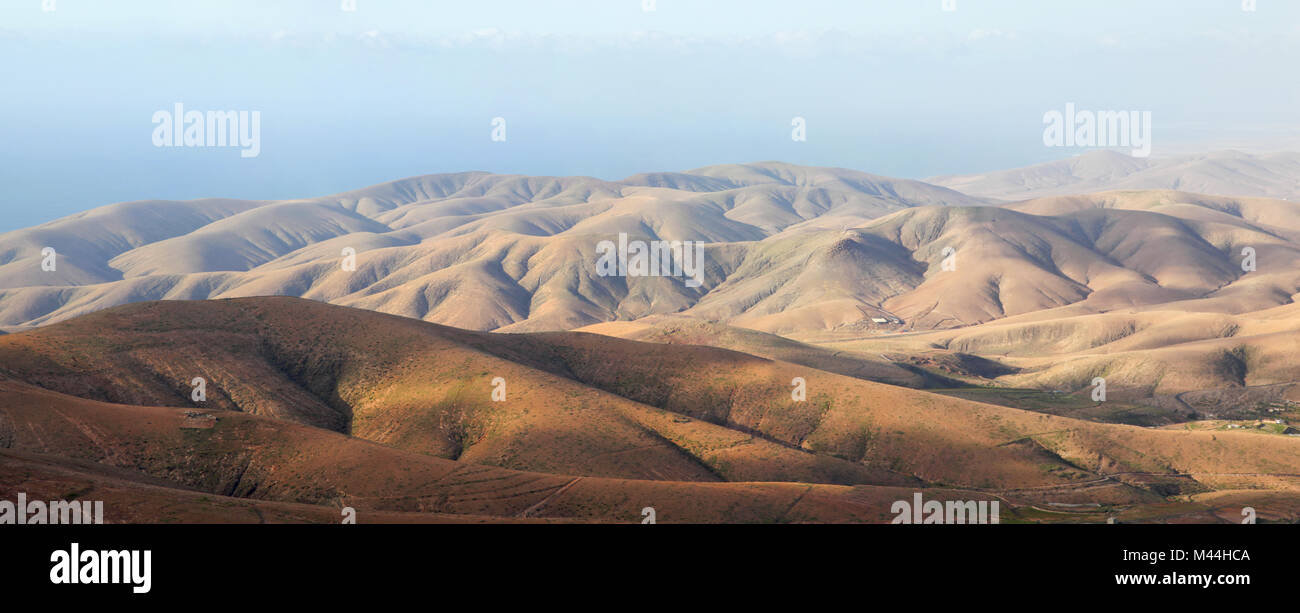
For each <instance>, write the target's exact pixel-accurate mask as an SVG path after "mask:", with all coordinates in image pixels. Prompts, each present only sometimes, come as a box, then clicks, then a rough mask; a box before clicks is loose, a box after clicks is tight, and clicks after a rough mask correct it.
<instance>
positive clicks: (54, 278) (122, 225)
mask: <svg viewBox="0 0 1300 613" xmlns="http://www.w3.org/2000/svg"><path fill="white" fill-rule="evenodd" d="M266 204H268V203H265V202H250V201H243V200H222V199H203V200H191V201H187V202H173V201H160V200H151V201H144V202H123V203H119V204H112V205H109V206H104V207H100V208H97V209H93V210H90V211H86V212H84V213H78V214H76V215H72V216H69V217H65V218H63V219H59V220H56V221H52V222H50V223H47V224H42V225H40V226H36V227H34V228H29V229H26V230H16V231H13V232H6V233H4V234H0V289H3V290H11V289H14V288H20V287H29V286H53V287H69V286H79V285H87V284H94V283H103V282H107V281H114V280H118V279H121V278H122V277H123V275H122V271H120V270H118V269H116V268H114V267H113V266H112V265H111V264H110V261H111V260H112V259H113V258H115V257H117V256H119V255H121V254H123V253H127V252H129V251H131V250H134V249H137V248H140V247H143V246H145V245H150V244H153V243H157V242H159V241H164V240H167V239H169V238H173V237H177V236H182V235H185V234H189V233H191V232H194V231H196V230H199V229H201V228H203V227H206V226H207V225H209V224H211V223H213V222H216V221H219V220H221V219H226V218H229V217H233V216H237V215H240V214H243V213H249V212H251V211H253V210H255V209H257V208H259V207H262V206H265V205H266ZM47 247H49V248H53V249H54V250H55V252H56V253H57V255H58V257H57V259H56V261H55V264H56V266H55V270H53V271H46V270H43V269H42V267H41V263H42V260H43V259H44V256H43V255H42V250H43V249H45V248H47Z"/></svg>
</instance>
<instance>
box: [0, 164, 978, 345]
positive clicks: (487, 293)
mask: <svg viewBox="0 0 1300 613" xmlns="http://www.w3.org/2000/svg"><path fill="white" fill-rule="evenodd" d="M721 173H734V174H735V175H736V179H735V180H726V179H718V178H715V176H714V175H717V174H721ZM664 177H671V178H670V179H669V178H664ZM983 202H984V201H982V200H980V199H977V198H970V197H967V196H964V195H962V194H959V193H957V192H953V191H951V190H947V189H944V188H941V187H935V186H930V185H925V184H922V183H918V182H914V181H905V180H899V179H888V178H884V177H877V176H874V175H868V174H865V173H858V172H854V171H848V170H842V169H817V168H803V167H797V166H791V165H784V164H776V163H764V164H753V165H734V166H729V167H712V168H707V169H700V170H698V171H691V172H688V173H675V174H673V173H669V174H665V175H663V176H652V175H639V176H637V177H632V178H629V179H628V180H626V181H622V182H609V181H602V180H599V179H593V178H590V177H525V176H514V175H493V174H489V173H458V174H449V175H432V176H427V177H415V178H411V179H405V180H402V181H396V182H392V183H387V184H383V185H378V186H374V187H370V188H366V189H362V190H357V191H353V192H347V193H343V194H338V195H333V196H326V197H320V198H312V199H306V200H291V201H281V202H258V203H242V202H236V201H217V200H211V201H194V202H189V203H128V204H122V205H113V206H110V207H104V208H101V209H96V210H95V211H92V212H90V213H87V214H83V215H78V216H74V217H70V218H67V219H64V220H59V221H56V222H52V223H50V224H46V225H44V226H41V227H39V228H33V229H29V230H21V231H16V232H11V233H8V234H6V235H4V237H3V238H4V241H3V242H2V243H0V245H3V247H0V325H3V326H5V327H10V328H16V327H23V326H32V325H42V324H45V323H50V322H55V321H60V320H63V319H67V318H69V317H73V316H76V315H80V314H85V313H89V312H93V311H95V310H99V309H103V308H106V307H109V306H114V305H118V304H124V303H128V302H137V301H144V300H162V299H199V298H229V297H241V296H258V295H291V296H302V297H308V298H313V299H319V300H328V301H330V302H334V303H338V304H347V305H353V306H360V307H364V308H370V309H375V310H380V311H384V312H389V313H394V314H400V315H404V316H408V317H415V318H419V319H425V320H428V321H434V322H438V323H446V324H450V325H456V326H460V327H466V328H475V329H485V330H490V329H501V328H509V329H512V330H520V331H526V330H548V329H569V328H575V327H580V326H583V325H588V324H592V323H598V322H601V321H610V320H616V319H631V318H636V317H640V316H644V315H649V314H654V313H671V312H676V311H680V310H683V309H685V308H687V307H689V306H690V305H692V304H694V303H695V302H697V301H698V300H699V298H700V296H701V295H703V294H704V293H706V292H707V291H708V290H707V288H708V287H710V286H712V285H716V284H717V283H718V282H719V280H721V279H723V278H726V277H727V276H729V275H730V274H731V272H732V271H733V270H734V268H735V267H736V266H737V265H739V262H740V260H741V259H742V258H743V257H744V252H745V250H746V248H747V247H746V246H747V245H749V244H752V243H755V242H758V241H762V240H764V239H766V238H768V237H770V236H772V235H774V234H776V233H778V232H781V231H783V230H785V229H787V228H790V227H792V226H796V225H800V224H808V223H810V222H811V223H813V224H814V225H816V226H825V227H846V226H849V225H856V224H860V223H862V222H864V221H869V220H871V219H874V218H876V217H878V216H880V215H884V214H887V213H891V212H894V211H898V210H901V209H905V208H908V207H911V206H917V205H974V204H982V203H983ZM620 233H627V234H629V235H630V236H631V238H632V239H633V240H696V241H704V242H706V243H708V251H709V254H708V256H707V257H706V258H705V259H706V270H705V273H704V276H705V279H706V287H705V288H703V289H689V290H688V288H684V287H683V285H682V282H681V280H680V279H660V278H644V277H643V278H632V279H625V278H605V277H600V276H598V275H596V274H595V269H594V268H595V260H596V255H595V249H596V244H597V243H599V242H600V241H602V240H616V239H617V237H618V235H619V234H620ZM47 246H49V247H53V248H55V249H56V250H57V251H58V252H59V254H60V258H61V259H60V260H59V267H58V270H57V271H56V272H44V271H42V270H41V266H40V263H41V255H40V254H41V250H42V249H43V248H44V247H47ZM345 250H351V251H349V252H352V251H354V252H355V253H356V254H357V256H356V265H357V269H356V271H355V272H352V271H345V270H343V268H342V266H341V263H342V261H343V257H344V256H343V253H344V252H345Z"/></svg>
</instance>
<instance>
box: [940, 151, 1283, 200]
mask: <svg viewBox="0 0 1300 613" xmlns="http://www.w3.org/2000/svg"><path fill="white" fill-rule="evenodd" d="M926 181H927V182H929V183H933V184H935V185H942V186H944V187H950V188H952V189H955V190H958V191H961V192H963V193H967V194H971V195H975V196H985V197H988V198H1000V199H1004V200H1023V199H1026V198H1038V197H1042V196H1062V195H1068V194H1082V193H1087V192H1095V191H1106V190H1119V189H1124V190H1132V189H1172V190H1179V191H1185V192H1195V193H1199V194H1214V195H1221V196H1259V197H1266V198H1281V199H1284V200H1295V201H1300V153H1272V154H1250V153H1243V152H1240V151H1218V152H1215V153H1209V154H1205V155H1186V156H1178V157H1169V158H1135V157H1132V156H1130V155H1128V154H1125V153H1120V152H1116V151H1110V150H1102V151H1094V152H1090V153H1085V154H1083V155H1080V156H1077V157H1072V158H1069V159H1065V160H1060V161H1056V162H1048V163H1046V164H1037V165H1034V166H1029V167H1027V168H1017V169H1014V170H1001V171H997V172H988V173H983V174H974V175H953V176H940V177H931V178H929V179H926Z"/></svg>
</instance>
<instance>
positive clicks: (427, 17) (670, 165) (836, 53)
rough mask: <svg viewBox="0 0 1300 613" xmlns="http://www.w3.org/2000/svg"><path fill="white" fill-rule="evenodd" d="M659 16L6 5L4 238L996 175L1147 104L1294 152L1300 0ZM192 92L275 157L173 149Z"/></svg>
mask: <svg viewBox="0 0 1300 613" xmlns="http://www.w3.org/2000/svg"><path fill="white" fill-rule="evenodd" d="M643 4H645V3H643V1H642V0H567V1H566V0H518V1H507V0H497V1H492V0H470V1H461V0H458V1H446V2H443V1H423V2H421V1H416V0H409V1H403V0H356V10H355V11H353V12H349V11H344V10H341V9H342V2H341V1H340V0H281V1H275V0H220V1H217V0H188V1H186V2H175V1H170V0H55V4H54V9H55V10H53V11H44V10H43V7H42V0H0V84H3V94H4V95H2V96H0V136H3V137H4V147H3V149H0V151H2V152H0V185H2V186H3V188H2V189H0V213H3V215H0V231H4V230H10V229H14V228H19V227H25V226H30V225H34V224H37V223H41V222H44V221H48V220H51V219H55V218H58V217H62V216H64V215H67V214H70V213H74V212H77V211H81V210H85V209H88V208H92V207H95V206H99V205H103V204H107V203H111V202H117V201H124V200H140V199H154V198H159V199H186V198H196V197H205V196H226V197H238V198H252V199H260V198H266V199H271V198H290V197H305V196H314V195H321V194H328V193H333V192H338V191H344V190H348V189H354V188H358V187H364V186H366V185H370V184H374V183H379V182H383V181H387V180H392V179H397V178H401V177H405V176H411V175H417V174H425V173H435V172H451V171H462V170H488V171H494V172H513V173H527V174H552V175H591V176H597V177H601V178H606V179H618V178H622V177H625V176H627V175H631V174H635V173H638V172H647V171H654V170H684V169H689V168H694V167H698V166H704V165H709V164H722V163H733V162H747V161H758V160H782V161H787V162H793V163H802V164H813V165H827V166H844V167H849V168H857V169H861V170H865V171H868V172H874V173H878V174H883V175H890V176H901V177H910V178H923V177H926V176H930V175H935V174H944V173H964V172H979V171H985V170H992V169H998V168H1008V167H1014V166H1022V165H1026V164H1031V163H1036V162H1041V161H1046V160H1051V159H1056V158H1060V157H1064V156H1067V155H1072V154H1076V153H1080V152H1082V150H1078V149H1061V148H1048V147H1045V146H1044V145H1043V140H1042V133H1043V123H1042V119H1043V114H1044V113H1045V112H1047V111H1050V110H1054V109H1056V110H1063V109H1064V106H1065V104H1066V103H1067V102H1073V103H1075V104H1076V105H1077V106H1078V107H1079V108H1083V109H1096V110H1142V111H1151V113H1152V118H1153V120H1152V121H1153V126H1152V129H1153V132H1154V146H1153V155H1155V156H1159V155H1168V154H1171V153H1185V152H1194V151H1204V150H1209V149H1215V148H1222V147H1225V146H1234V147H1239V148H1251V149H1260V150H1275V149H1284V148H1285V149H1296V148H1300V145H1297V143H1300V122H1298V121H1297V120H1296V114H1297V112H1298V111H1300V104H1298V103H1300V70H1297V69H1296V66H1297V65H1298V64H1300V2H1296V1H1295V0H1257V3H1256V10H1255V11H1253V12H1251V11H1245V10H1243V8H1242V2H1241V0H1116V1H1107V0H1091V1H1088V2H1075V1H1068V2H1067V1H1064V0H1062V1H1051V0H1033V1H1029V0H1026V1H1012V0H1001V1H999V0H955V4H956V10H954V11H944V10H942V5H943V1H942V0H893V1H883V0H882V1H874V2H873V1H870V0H840V1H832V0H798V1H782V2H777V1H764V0H743V1H742V0H696V1H688V0H656V1H655V2H653V5H654V10H653V11H646V10H644V8H643ZM177 102H183V103H184V104H185V106H186V108H187V109H191V110H201V111H207V110H249V111H258V112H260V114H261V117H262V123H261V154H260V155H259V156H258V157H256V158H249V159H244V158H241V157H240V155H239V152H238V150H236V149H229V148H224V149H223V148H159V147H155V146H154V145H153V143H152V134H153V130H154V125H153V123H152V121H151V118H152V116H153V114H154V112H155V111H159V110H170V109H172V107H173V105H174V104H175V103H177ZM494 117H503V118H505V119H506V121H507V139H506V141H505V142H493V140H492V139H491V138H490V137H491V133H492V125H491V121H492V119H493V118H494ZM794 117H803V118H805V119H806V121H807V140H806V141H805V142H796V141H794V140H792V139H791V119H792V118H794Z"/></svg>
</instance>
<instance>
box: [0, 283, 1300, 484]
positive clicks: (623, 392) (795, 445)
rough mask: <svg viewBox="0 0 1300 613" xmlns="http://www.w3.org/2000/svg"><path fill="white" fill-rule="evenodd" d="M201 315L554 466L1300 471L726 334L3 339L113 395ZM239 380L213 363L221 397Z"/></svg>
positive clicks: (775, 471) (1040, 478) (339, 379)
mask: <svg viewBox="0 0 1300 613" xmlns="http://www.w3.org/2000/svg"><path fill="white" fill-rule="evenodd" d="M150 328H153V329H155V332H154V333H150V332H149V329H150ZM196 328H197V329H201V330H221V329H223V328H224V329H226V330H227V331H229V332H232V333H234V334H237V335H243V336H244V337H245V340H244V341H243V342H244V343H245V344H248V343H252V344H253V345H254V346H255V347H261V348H263V349H262V350H263V351H265V352H266V353H265V354H264V355H267V356H273V357H272V359H270V360H269V361H268V363H271V364H274V365H276V367H277V368H278V370H277V371H276V374H277V375H278V376H280V377H282V378H287V379H289V380H291V381H294V382H296V383H297V385H298V386H299V387H301V388H303V389H306V390H310V391H312V393H313V394H314V395H316V396H317V397H318V398H324V399H329V400H331V401H332V402H334V404H328V403H326V404H327V405H328V406H332V407H334V408H336V409H339V408H342V409H345V410H346V411H350V412H351V416H352V432H353V433H354V434H356V435H358V436H362V437H365V438H368V439H371V440H375V441H378V442H382V443H385V444H388V445H392V446H396V447H399V448H404V449H408V450H415V451H420V452H424V453H429V454H434V455H442V456H445V457H460V458H461V459H464V460H468V461H474V462H481V463H488V464H496V465H501V466H511V467H526V468H529V469H530V470H540V471H545V472H561V473H570V474H572V473H578V474H587V475H619V476H627V475H632V476H636V477H641V478H654V479H664V480H689V479H706V478H711V477H712V476H713V475H721V476H724V477H726V478H729V479H731V480H790V481H799V480H808V481H829V482H845V483H864V482H873V483H889V482H891V481H890V480H893V482H895V483H898V482H900V481H898V480H899V479H900V478H901V477H911V476H915V477H916V478H918V479H921V480H923V481H925V482H927V483H931V484H946V485H950V486H957V487H976V488H988V489H996V490H1005V489H1016V488H1025V487H1040V486H1061V485H1069V484H1072V483H1076V482H1078V481H1080V480H1086V479H1089V478H1092V477H1093V476H1094V475H1096V474H1112V473H1155V474H1170V473H1197V474H1202V473H1203V474H1207V475H1208V474H1218V473H1227V472H1243V473H1278V472H1283V473H1295V474H1300V455H1298V454H1296V453H1295V452H1296V451H1297V450H1300V441H1296V440H1294V439H1288V438H1284V437H1262V438H1261V437H1257V436H1251V435H1244V436H1233V434H1235V433H1219V434H1218V435H1217V438H1216V437H1215V436H1216V435H1215V434H1213V433H1208V432H1204V433H1203V432H1173V431H1162V430H1149V429H1142V428H1133V427H1125V426H1113V425H1105V424H1093V423H1086V422H1080V421H1076V420H1072V419H1066V418H1058V417H1051V416H1047V415H1041V414H1035V413H1030V412H1027V411H1020V410H1015V409H1009V408H1005V407H998V406H992V405H986V404H980V403H976V402H970V401H965V400H959V399H954V398H949V397H944V396H937V395H933V394H928V393H925V392H920V391H916V390H909V389H905V388H899V387H894V386H889V385H884V384H878V383H872V382H868V381H862V380H860V379H855V378H851V377H845V376H841V375H835V374H831V373H827V372H823V371H818V370H816V369H812V368H809V367H806V366H798V365H794V364H789V363H783V362H774V361H771V360H767V359H762V358H756V357H753V356H749V355H745V354H741V353H736V352H732V351H727V350H722V349H717V348H711V347H699V346H684V345H656V344H647V343H638V342H633V341H626V340H621V339H615V338H610V337H604V336H598V335H589V334H573V333H547V334H534V335H498V334H483V333H475V332H468V331H460V330H454V329H448V328H443V327H439V326H434V325H430V324H426V323H422V322H417V321H411V320H404V319H401V318H395V317H391V316H386V315H381V314H374V313H368V312H364V311H357V310H350V309H344V308H340V307H333V306H329V305H324V304H319V303H312V302H308V301H300V300H293V299H251V300H239V301H219V302H212V301H207V302H192V303H153V304H144V305H135V306H130V307H123V308H119V309H114V310H110V311H106V312H104V313H101V314H97V315H94V316H89V317H86V318H82V319H80V320H77V321H74V322H70V323H69V324H67V325H62V326H51V327H48V328H44V329H42V330H40V331H37V332H34V333H23V334H17V335H10V336H8V337H4V338H2V339H0V364H3V365H4V369H5V372H7V373H9V374H10V376H12V377H14V378H18V379H22V380H31V381H33V382H38V383H41V384H43V385H48V386H52V387H55V388H56V389H63V390H66V391H70V392H73V393H82V394H86V395H92V396H93V395H96V394H98V395H100V396H101V397H107V396H108V395H109V394H110V393H118V394H120V393H122V392H110V391H108V389H109V387H111V386H112V385H115V383H113V382H114V381H117V380H118V375H117V374H116V372H115V370H114V368H116V367H115V366H114V364H113V360H112V359H111V356H113V355H116V354H118V353H120V352H121V351H123V349H125V348H124V347H121V346H116V345H115V343H127V344H138V345H139V347H138V348H137V349H133V350H131V351H133V352H134V355H137V356H138V355H151V356H154V358H152V359H156V360H158V361H159V363H168V360H171V359H176V358H173V357H171V356H172V355H173V354H171V353H170V350H169V349H168V347H169V346H170V345H182V346H184V345H185V343H184V340H183V339H185V338H187V337H190V336H191V335H192V332H193V330H194V329H196ZM89 330H94V331H95V336H96V338H97V339H98V344H97V345H92V346H90V347H89V349H85V350H81V351H77V350H75V344H74V343H73V341H72V340H71V339H73V338H85V336H86V335H87V333H88V331H89ZM169 331H170V332H169ZM60 335H64V337H65V338H63V339H59V338H58V337H59V336H60ZM119 339H120V340H119ZM204 344H205V346H212V347H214V348H216V347H219V345H218V344H217V343H212V342H208V343H204ZM44 348H53V349H44ZM131 351H128V353H131ZM187 351H191V350H190V349H187V348H183V349H182V350H181V353H180V354H177V355H184V353H185V352H187ZM97 355H98V357H96V356H97ZM245 357H246V353H233V354H228V353H219V352H216V351H215V349H214V352H213V354H212V357H210V358H208V359H212V360H213V362H212V363H213V366H214V371H219V368H220V367H223V365H224V364H228V363H231V362H238V361H246V360H245ZM128 368H132V369H136V370H140V371H142V372H143V371H145V370H146V368H143V367H141V366H139V365H129V366H128ZM60 373H61V374H60ZM84 373H94V374H90V375H87V374H84ZM496 376H501V377H504V378H505V379H506V380H507V390H508V401H507V402H505V403H491V402H490V401H489V397H490V391H491V387H490V381H491V379H492V378H493V377H496ZM795 377H803V378H804V379H805V380H806V381H807V385H808V399H807V401H806V402H794V401H793V400H792V399H791V395H790V391H791V382H792V380H793V379H794V378H795ZM182 380H184V379H183V378H182ZM231 383H232V384H233V385H232V388H233V387H234V386H235V385H249V386H254V385H255V382H250V381H247V380H241V381H232V382H231ZM225 385H227V383H226V382H224V381H223V380H222V378H220V377H214V378H213V379H212V382H211V383H210V384H209V394H210V397H211V396H217V397H220V396H221V394H222V393H224V392H223V391H222V390H224V389H225V387H224V386H225ZM256 387H259V388H260V385H256ZM268 387H269V388H271V389H273V388H274V386H268ZM225 395H226V396H230V395H231V394H228V393H227V394H225ZM177 404H181V403H177ZM185 404H188V403H185ZM681 415H685V416H689V417H690V418H691V421H689V422H686V423H680V422H682V421H683V420H681V418H680V417H678V416H681ZM749 433H752V434H754V435H757V436H750V435H749ZM628 458H632V459H628ZM807 477H816V478H807Z"/></svg>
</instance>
